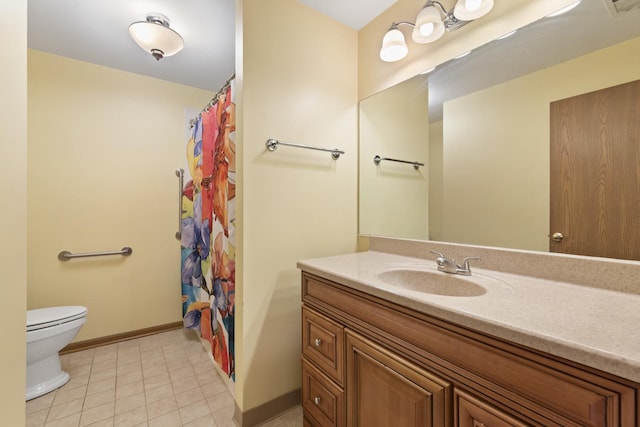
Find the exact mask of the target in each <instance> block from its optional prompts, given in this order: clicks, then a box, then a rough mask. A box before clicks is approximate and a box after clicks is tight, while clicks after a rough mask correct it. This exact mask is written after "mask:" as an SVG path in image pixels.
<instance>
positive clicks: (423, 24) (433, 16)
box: [411, 6, 444, 43]
mask: <svg viewBox="0 0 640 427" xmlns="http://www.w3.org/2000/svg"><path fill="white" fill-rule="evenodd" d="M443 34H444V23H443V22H442V18H441V17H440V12H438V10H437V9H436V8H435V7H433V6H427V7H425V8H423V9H422V10H421V11H420V13H418V16H417V17H416V26H415V27H413V32H412V33H411V38H412V39H413V41H414V42H416V43H431V42H433V41H436V40H438V39H439V38H440V37H442V35H443Z"/></svg>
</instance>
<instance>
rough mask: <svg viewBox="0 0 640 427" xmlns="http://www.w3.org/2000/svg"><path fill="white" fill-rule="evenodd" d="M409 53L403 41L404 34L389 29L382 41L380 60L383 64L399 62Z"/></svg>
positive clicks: (394, 29) (395, 29)
mask: <svg viewBox="0 0 640 427" xmlns="http://www.w3.org/2000/svg"><path fill="white" fill-rule="evenodd" d="M407 53H409V48H408V47H407V43H406V42H405V40H404V34H402V31H400V30H398V29H397V28H391V29H390V30H389V31H387V34H385V35H384V38H383V39H382V48H381V49H380V59H382V60H383V61H385V62H395V61H399V60H401V59H402V58H404V57H405V56H407Z"/></svg>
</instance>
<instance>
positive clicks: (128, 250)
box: [58, 246, 133, 261]
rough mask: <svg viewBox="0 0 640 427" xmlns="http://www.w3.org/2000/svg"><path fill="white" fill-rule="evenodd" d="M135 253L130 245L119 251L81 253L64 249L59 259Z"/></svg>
mask: <svg viewBox="0 0 640 427" xmlns="http://www.w3.org/2000/svg"><path fill="white" fill-rule="evenodd" d="M132 253H133V249H131V248H130V247H129V246H125V247H124V248H122V250H119V251H109V252H85V253H81V254H72V253H71V252H69V251H62V252H60V253H59V254H58V259H59V260H60V261H69V260H70V259H71V258H89V257H94V256H106V255H123V256H129V255H131V254H132Z"/></svg>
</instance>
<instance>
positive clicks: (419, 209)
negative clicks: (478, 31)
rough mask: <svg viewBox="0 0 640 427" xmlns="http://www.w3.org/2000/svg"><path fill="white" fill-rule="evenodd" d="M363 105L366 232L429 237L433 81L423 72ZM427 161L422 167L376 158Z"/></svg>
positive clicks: (362, 190)
mask: <svg viewBox="0 0 640 427" xmlns="http://www.w3.org/2000/svg"><path fill="white" fill-rule="evenodd" d="M393 89H394V90H389V91H384V92H382V93H380V94H378V95H376V96H372V97H370V98H367V99H365V100H363V101H362V102H361V103H360V158H359V161H360V194H359V197H360V200H359V202H360V208H359V212H360V218H359V223H360V224H359V225H360V233H361V234H370V235H378V236H394V237H411V238H418V239H428V238H429V197H428V194H429V188H428V184H429V180H428V170H429V169H428V168H429V164H428V161H427V160H428V143H429V135H428V133H429V107H428V90H427V79H426V77H424V76H418V77H416V78H413V79H411V80H407V81H406V82H404V83H400V84H398V85H397V86H395V87H394V88H393ZM376 155H377V156H380V157H389V158H394V159H399V160H406V161H412V162H413V161H417V162H420V163H425V166H424V167H420V168H419V169H418V170H416V169H415V168H414V167H413V166H411V165H409V164H405V163H397V162H392V161H382V162H380V164H379V165H375V164H374V162H373V158H374V157H375V156H376Z"/></svg>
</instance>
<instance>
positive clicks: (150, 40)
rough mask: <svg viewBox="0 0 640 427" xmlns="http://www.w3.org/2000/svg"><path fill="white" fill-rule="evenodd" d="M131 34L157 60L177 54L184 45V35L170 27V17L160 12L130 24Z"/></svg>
mask: <svg viewBox="0 0 640 427" xmlns="http://www.w3.org/2000/svg"><path fill="white" fill-rule="evenodd" d="M129 35H131V38H132V39H133V40H134V41H135V42H136V43H137V44H138V46H140V47H141V48H142V49H144V50H145V51H147V52H149V53H150V54H151V55H152V56H153V57H154V58H156V60H157V61H159V60H161V59H162V58H164V57H165V56H172V55H175V54H176V53H178V52H180V51H181V50H182V48H183V47H184V40H182V36H180V34H178V33H177V32H176V31H174V30H172V29H171V28H169V18H167V17H166V16H164V15H161V14H159V13H149V14H147V18H146V21H137V22H134V23H133V24H131V25H129Z"/></svg>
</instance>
